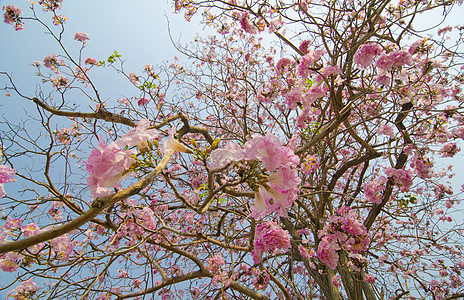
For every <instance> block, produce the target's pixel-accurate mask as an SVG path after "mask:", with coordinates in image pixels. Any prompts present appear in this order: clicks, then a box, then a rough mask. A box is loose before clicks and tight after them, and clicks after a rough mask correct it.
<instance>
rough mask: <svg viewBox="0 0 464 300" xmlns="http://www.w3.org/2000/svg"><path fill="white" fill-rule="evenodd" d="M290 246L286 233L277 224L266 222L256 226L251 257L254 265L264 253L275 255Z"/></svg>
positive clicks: (288, 236)
mask: <svg viewBox="0 0 464 300" xmlns="http://www.w3.org/2000/svg"><path fill="white" fill-rule="evenodd" d="M291 246H292V245H291V244H290V235H289V234H288V232H287V231H286V230H283V229H282V228H281V227H280V226H279V225H278V224H277V223H275V222H272V221H267V222H263V223H260V224H258V226H256V231H255V240H254V249H253V251H252V252H251V255H252V257H253V261H254V262H255V264H259V263H260V262H261V257H262V255H263V253H264V252H271V253H272V254H276V253H279V252H281V251H282V250H288V249H289V248H290V247H291Z"/></svg>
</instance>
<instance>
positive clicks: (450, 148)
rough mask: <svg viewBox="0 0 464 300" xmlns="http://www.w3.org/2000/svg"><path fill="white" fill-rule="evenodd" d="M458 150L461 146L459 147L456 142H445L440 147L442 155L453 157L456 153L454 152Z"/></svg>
mask: <svg viewBox="0 0 464 300" xmlns="http://www.w3.org/2000/svg"><path fill="white" fill-rule="evenodd" d="M459 151H461V148H459V147H458V146H457V145H456V143H449V144H446V145H444V146H443V147H442V148H441V149H440V151H439V152H440V153H441V155H442V157H453V156H455V155H456V153H458V152H459Z"/></svg>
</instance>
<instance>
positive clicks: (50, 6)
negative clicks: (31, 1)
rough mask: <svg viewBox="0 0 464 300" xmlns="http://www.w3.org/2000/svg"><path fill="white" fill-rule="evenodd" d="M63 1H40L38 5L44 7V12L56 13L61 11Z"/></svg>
mask: <svg viewBox="0 0 464 300" xmlns="http://www.w3.org/2000/svg"><path fill="white" fill-rule="evenodd" d="M62 2H63V0H39V1H38V3H39V4H40V5H42V8H43V10H44V11H55V10H57V9H60V8H61V6H62Z"/></svg>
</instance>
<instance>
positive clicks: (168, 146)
mask: <svg viewBox="0 0 464 300" xmlns="http://www.w3.org/2000/svg"><path fill="white" fill-rule="evenodd" d="M176 132H177V129H176V127H174V126H172V127H171V129H170V132H169V135H168V137H167V138H166V140H164V142H163V145H161V150H162V152H163V153H167V152H168V151H169V150H173V151H175V152H185V153H189V152H190V150H188V149H187V147H185V146H184V145H182V144H181V143H179V142H178V141H177V140H176V139H175V138H174V135H175V134H176Z"/></svg>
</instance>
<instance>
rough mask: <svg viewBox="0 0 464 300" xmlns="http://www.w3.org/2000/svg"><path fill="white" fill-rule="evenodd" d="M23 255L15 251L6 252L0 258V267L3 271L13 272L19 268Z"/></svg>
mask: <svg viewBox="0 0 464 300" xmlns="http://www.w3.org/2000/svg"><path fill="white" fill-rule="evenodd" d="M23 259H24V255H21V254H18V253H16V252H7V253H5V254H3V255H2V256H1V258H0V269H2V270H3V271H4V272H10V273H11V272H14V271H16V270H17V269H18V268H19V264H20V263H21V262H22V261H23Z"/></svg>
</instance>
